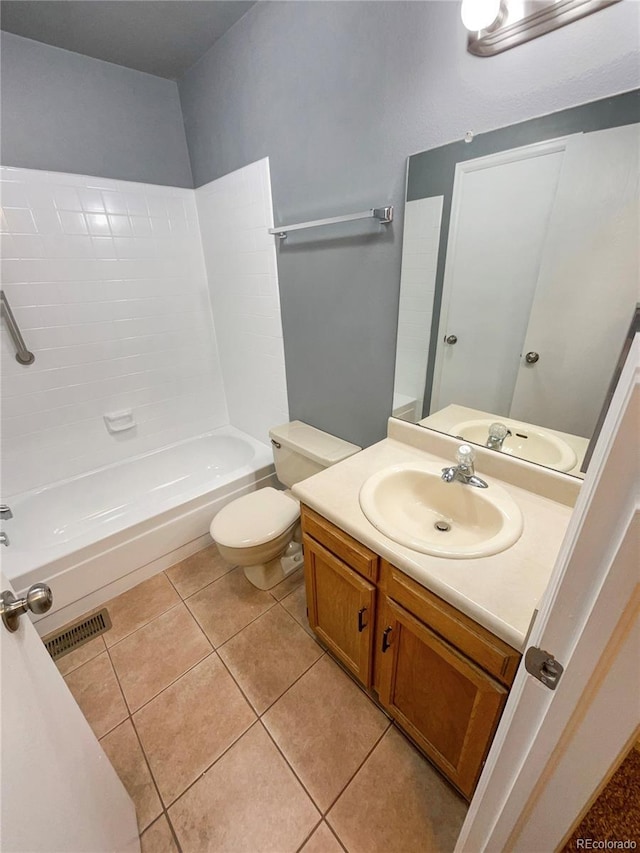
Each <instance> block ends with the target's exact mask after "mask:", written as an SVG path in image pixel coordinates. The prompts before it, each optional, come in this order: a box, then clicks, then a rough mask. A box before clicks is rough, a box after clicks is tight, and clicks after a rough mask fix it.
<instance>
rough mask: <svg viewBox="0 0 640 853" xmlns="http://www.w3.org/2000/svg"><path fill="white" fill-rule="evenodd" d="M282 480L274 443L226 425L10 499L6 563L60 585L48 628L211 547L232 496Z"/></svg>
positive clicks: (41, 625)
mask: <svg viewBox="0 0 640 853" xmlns="http://www.w3.org/2000/svg"><path fill="white" fill-rule="evenodd" d="M275 483H276V481H275V474H274V468H273V457H272V454H271V449H270V447H268V446H267V445H265V444H262V443H261V442H259V441H256V440H255V439H253V438H251V437H250V436H248V435H246V434H245V433H242V432H240V431H239V430H237V429H235V428H234V427H230V426H227V427H222V428H220V429H217V430H215V431H213V432H210V433H207V434H205V435H201V436H198V437H197V438H193V439H189V440H187V441H182V442H179V443H177V444H173V445H170V446H168V447H164V448H162V449H160V450H156V451H153V452H151V453H146V454H144V455H142V456H137V457H134V458H131V459H128V460H125V461H123V462H118V463H116V464H113V465H109V466H107V467H105V468H101V469H99V470H96V471H91V472H89V473H88V474H82V475H80V476H77V477H73V478H72V479H69V480H65V481H62V482H60V483H55V484H54V485H51V486H46V487H44V488H41V489H37V490H34V491H31V492H25V493H23V494H19V495H14V496H13V497H11V498H8V499H7V503H8V504H9V505H10V507H11V509H12V511H13V518H12V519H10V520H9V521H6V522H4V524H3V529H4V530H5V532H6V534H7V536H8V537H9V542H10V544H9V546H8V547H7V548H3V549H2V555H1V557H2V571H3V573H4V575H5V576H6V577H7V578H8V579H9V580H10V581H11V583H12V585H13V587H14V589H15V590H16V592H21V593H22V592H24V591H25V590H26V589H27V588H28V587H29V586H30V585H31V584H33V583H35V582H36V581H44V582H45V583H47V584H49V586H50V587H51V589H52V592H53V600H54V604H53V608H52V610H51V611H50V612H49V613H48V614H46V615H45V616H41V617H39V618H34V622H36V627H37V629H38V631H39V632H40V634H41V635H42V634H45V633H48V632H49V631H52V630H55V629H56V628H58V627H60V626H61V625H64V624H65V623H66V622H68V621H70V620H71V619H75V618H76V617H78V616H80V615H82V614H83V613H85V612H86V611H87V610H90V609H92V608H94V607H98V606H99V605H101V604H103V603H104V602H105V601H107V600H108V599H110V598H112V597H113V596H114V595H118V594H119V593H121V592H124V591H125V590H127V589H130V588H131V587H132V586H135V585H136V584H137V583H140V581H141V580H145V579H146V578H148V577H151V575H153V574H155V573H157V572H159V571H161V570H162V569H164V568H167V567H168V566H170V565H173V564H174V563H176V562H178V561H179V560H181V559H184V557H186V556H188V555H189V554H192V553H195V552H196V551H198V550H200V549H201V548H204V547H205V546H206V545H207V544H209V543H210V542H211V538H210V536H209V525H210V523H211V519H212V518H213V516H214V515H215V514H216V513H217V512H218V511H219V510H220V509H221V508H222V507H223V506H224V505H225V504H226V503H228V502H229V501H231V500H233V499H234V498H236V497H239V496H240V495H243V494H247V493H248V492H251V491H254V490H255V489H257V488H261V487H262V486H268V485H274V484H275Z"/></svg>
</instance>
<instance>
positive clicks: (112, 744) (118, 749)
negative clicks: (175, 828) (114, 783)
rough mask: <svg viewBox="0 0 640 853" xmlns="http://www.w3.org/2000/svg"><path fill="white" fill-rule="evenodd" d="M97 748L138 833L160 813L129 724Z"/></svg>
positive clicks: (142, 754) (108, 736)
mask: <svg viewBox="0 0 640 853" xmlns="http://www.w3.org/2000/svg"><path fill="white" fill-rule="evenodd" d="M100 744H101V746H102V748H103V749H104V751H105V752H106V753H107V758H108V759H109V761H110V762H111V764H112V765H113V767H114V769H115V771H116V773H117V774H118V776H119V777H120V781H121V782H122V784H123V785H124V786H125V788H126V789H127V791H128V792H129V796H130V797H131V799H132V800H133V802H134V805H135V807H136V815H137V818H138V829H139V831H140V832H142V831H143V830H144V829H146V827H147V826H149V824H150V823H152V822H153V821H154V820H155V819H156V818H157V817H158V815H159V814H161V813H162V804H161V802H160V797H159V796H158V792H157V791H156V786H155V785H154V784H153V779H152V778H151V772H150V771H149V768H148V766H147V762H146V760H145V757H144V753H143V752H142V748H141V747H140V744H139V743H138V738H137V736H136V733H135V731H134V729H133V725H132V723H131V720H125V721H124V723H121V724H120V725H119V726H117V728H115V729H113V731H111V732H109V734H108V735H106V736H105V737H103V738H102V740H101V741H100Z"/></svg>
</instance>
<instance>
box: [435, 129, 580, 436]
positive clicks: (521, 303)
mask: <svg viewBox="0 0 640 853" xmlns="http://www.w3.org/2000/svg"><path fill="white" fill-rule="evenodd" d="M564 148H565V140H564V139H561V140H552V141H550V142H544V143H537V144H535V145H530V146H526V147H524V148H519V149H514V150H513V151H508V152H502V153H500V154H494V155H490V156H488V157H481V158H478V159H477V160H471V161H467V162H465V163H460V164H459V165H458V166H457V167H456V177H455V183H454V191H453V199H452V215H451V227H450V229H449V235H450V236H449V245H448V247H447V265H446V269H445V276H444V285H443V298H442V314H441V319H440V327H439V339H438V349H437V354H436V364H435V371H434V389H433V396H432V404H431V412H435V411H438V410H439V409H442V408H443V407H445V406H447V405H449V404H450V403H458V404H459V405H462V406H469V407H471V408H475V409H482V410H484V411H488V412H493V413H495V414H496V415H503V416H507V415H508V414H509V410H510V408H511V398H512V396H513V388H514V385H515V382H516V377H517V375H518V367H519V363H520V353H521V352H522V342H523V340H524V336H525V334H526V330H527V324H528V322H529V312H530V309H531V304H532V301H533V296H534V292H535V287H536V282H537V280H538V273H539V269H540V260H541V258H542V251H543V246H544V241H545V238H546V235H547V227H548V223H549V218H550V216H551V210H552V208H553V202H554V198H555V194H556V187H557V184H558V179H559V175H560V170H561V166H562V160H563V156H564ZM496 329H498V330H499V332H498V333H496ZM445 339H446V340H448V341H453V340H454V339H455V343H445ZM535 422H536V423H538V421H535Z"/></svg>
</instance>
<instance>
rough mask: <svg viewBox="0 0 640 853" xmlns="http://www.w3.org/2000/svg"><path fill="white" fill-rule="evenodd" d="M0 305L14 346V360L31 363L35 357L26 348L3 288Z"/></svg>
mask: <svg viewBox="0 0 640 853" xmlns="http://www.w3.org/2000/svg"><path fill="white" fill-rule="evenodd" d="M0 307H1V308H2V314H3V315H4V318H5V320H6V321H7V326H8V327H9V334H10V335H11V337H12V338H13V345H14V347H15V348H16V361H17V362H19V363H20V364H33V362H34V361H35V360H36V357H35V355H34V354H33V353H32V352H29V350H28V349H27V345H26V344H25V342H24V338H23V337H22V333H21V332H20V328H19V327H18V324H17V323H16V318H15V317H14V316H13V311H12V310H11V306H10V305H9V300H8V299H7V297H6V296H5V295H4V290H0Z"/></svg>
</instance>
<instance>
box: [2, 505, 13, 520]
mask: <svg viewBox="0 0 640 853" xmlns="http://www.w3.org/2000/svg"><path fill="white" fill-rule="evenodd" d="M0 518H1V519H3V520H4V519H5V518H13V513H12V512H11V507H9V506H7V505H6V504H0Z"/></svg>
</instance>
